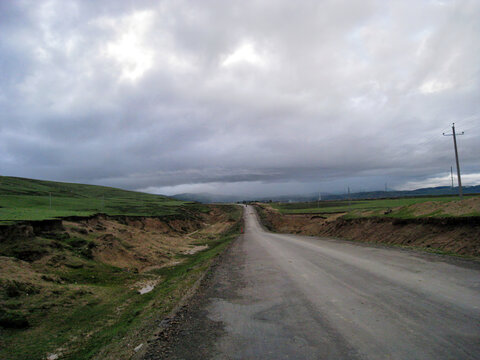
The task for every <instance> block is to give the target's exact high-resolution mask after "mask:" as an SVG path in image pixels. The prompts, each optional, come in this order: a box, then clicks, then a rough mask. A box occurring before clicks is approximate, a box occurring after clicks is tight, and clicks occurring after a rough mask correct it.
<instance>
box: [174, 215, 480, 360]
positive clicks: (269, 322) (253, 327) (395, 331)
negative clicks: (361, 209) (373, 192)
mask: <svg viewBox="0 0 480 360" xmlns="http://www.w3.org/2000/svg"><path fill="white" fill-rule="evenodd" d="M244 218H245V233H244V234H243V235H242V236H241V237H240V238H239V239H238V240H237V241H236V242H235V243H234V244H233V245H232V247H231V248H230V249H229V250H228V252H227V253H226V254H225V256H224V259H223V260H222V262H221V264H220V265H219V266H218V267H217V269H215V271H214V274H213V275H212V276H213V279H212V286H211V289H209V290H207V291H206V293H205V294H206V295H205V297H204V299H203V300H202V301H201V304H200V305H199V309H197V310H196V311H195V312H194V314H193V315H191V317H190V318H189V319H188V321H186V324H185V325H184V328H183V329H182V330H181V331H180V334H179V339H177V341H176V342H175V344H174V345H173V348H172V349H171V352H170V355H169V358H175V359H177V358H178V359H179V358H183V359H187V358H191V359H194V358H202V359H208V358H209V359H276V360H278V359H381V360H385V359H402V360H403V359H432V360H433V359H435V360H438V359H480V265H479V264H478V263H477V262H475V261H467V260H463V259H455V258H451V257H447V256H438V255H434V254H428V253H421V252H416V251H411V250H404V249H397V248H387V247H383V246H372V245H365V244H359V243H354V242H349V241H342V240H335V239H329V238H315V237H306V236H296V235H284V234H276V233H270V232H267V231H265V230H264V229H263V228H262V226H261V225H260V224H259V221H258V219H257V215H256V213H255V210H254V208H253V207H251V206H247V207H245V210H244Z"/></svg>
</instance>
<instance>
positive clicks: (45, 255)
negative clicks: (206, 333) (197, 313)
mask: <svg viewBox="0 0 480 360" xmlns="http://www.w3.org/2000/svg"><path fill="white" fill-rule="evenodd" d="M240 218H241V210H240V208H239V207H234V206H213V205H212V206H209V207H208V208H207V209H206V211H198V212H195V213H189V214H185V215H184V216H178V215H170V216H163V217H145V216H106V215H103V214H99V215H95V216H90V217H86V218H81V217H70V218H64V219H61V220H45V221H28V222H22V223H17V224H14V225H6V226H0V335H1V336H0V358H8V359H25V358H29V359H45V358H47V357H48V356H50V355H52V358H54V357H55V356H58V358H61V359H87V358H88V359H90V358H92V357H93V356H94V355H95V354H98V355H97V356H98V358H101V359H128V358H130V357H131V356H132V354H133V353H135V350H134V349H135V348H136V347H137V346H139V344H141V343H142V341H144V340H145V339H146V338H148V337H149V334H150V333H151V332H152V331H154V330H155V328H156V324H158V322H159V321H160V320H161V319H162V316H164V315H165V314H166V313H167V312H168V311H170V310H171V309H172V308H173V307H174V306H175V305H176V304H177V303H178V301H179V299H181V298H182V297H184V296H185V294H187V293H189V291H190V289H191V288H192V286H193V285H194V284H195V283H196V282H197V281H198V279H199V278H201V277H202V276H203V273H204V272H205V271H206V269H207V268H208V266H209V263H210V262H211V260H212V259H213V258H214V257H215V256H216V255H217V254H219V253H220V252H221V251H222V250H223V249H224V248H225V246H226V245H227V244H228V242H229V241H230V240H232V239H233V238H234V237H235V236H236V234H237V233H238V228H239V221H240Z"/></svg>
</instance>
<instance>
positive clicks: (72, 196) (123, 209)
mask: <svg viewBox="0 0 480 360" xmlns="http://www.w3.org/2000/svg"><path fill="white" fill-rule="evenodd" d="M50 194H51V201H52V205H51V207H50ZM186 204H187V203H186V202H184V201H179V200H175V199H171V198H168V197H165V196H161V195H153V194H146V193H140V192H135V191H126V190H121V189H115V188H110V187H104V186H95V185H83V184H72V183H60V182H52V181H42V180H33V179H24V178H16V177H7V176H1V177H0V222H3V223H6V222H11V221H17V220H43V219H52V218H57V217H64V216H72V215H78V216H88V215H92V214H95V213H99V212H101V213H106V214H108V215H119V214H123V215H145V216H159V215H168V214H176V213H180V212H181V211H182V205H186Z"/></svg>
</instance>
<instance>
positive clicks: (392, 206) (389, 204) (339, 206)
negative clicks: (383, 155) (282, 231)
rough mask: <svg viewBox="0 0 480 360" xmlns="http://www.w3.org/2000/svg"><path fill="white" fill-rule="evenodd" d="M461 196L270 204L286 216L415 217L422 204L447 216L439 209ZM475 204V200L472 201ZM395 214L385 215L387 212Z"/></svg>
mask: <svg viewBox="0 0 480 360" xmlns="http://www.w3.org/2000/svg"><path fill="white" fill-rule="evenodd" d="M469 199H480V197H479V196H477V195H469V196H464V200H463V202H465V201H468V200H469ZM458 201H459V198H458V197H453V196H440V197H409V198H398V199H378V200H352V201H351V202H349V201H344V200H342V201H320V202H317V201H313V202H299V203H271V204H270V205H271V206H272V207H273V208H275V209H277V210H279V211H280V212H281V213H283V214H332V213H347V216H349V217H356V216H365V215H367V216H380V215H381V216H392V217H412V216H415V215H416V214H415V210H416V208H417V207H418V206H420V204H425V206H426V205H428V204H432V209H431V210H432V211H431V213H429V214H425V215H446V216H448V213H442V212H441V211H439V210H438V207H439V206H440V207H442V206H443V205H442V204H444V205H448V204H446V203H453V202H458ZM470 202H471V201H470ZM389 210H392V212H391V213H389V214H385V212H386V211H389ZM466 215H469V216H471V215H476V216H478V215H480V213H478V212H477V211H475V210H473V211H471V212H466V213H465V214H462V216H466Z"/></svg>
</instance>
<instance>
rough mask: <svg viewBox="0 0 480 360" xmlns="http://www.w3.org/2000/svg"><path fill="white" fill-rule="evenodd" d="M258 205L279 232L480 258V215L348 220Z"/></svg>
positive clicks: (266, 223)
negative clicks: (287, 211)
mask: <svg viewBox="0 0 480 360" xmlns="http://www.w3.org/2000/svg"><path fill="white" fill-rule="evenodd" d="M256 208H257V210H258V212H259V215H260V218H261V221H262V223H263V225H264V226H265V227H267V228H268V229H269V230H271V231H275V232H281V233H293V234H302V235H311V236H331V237H338V238H343V239H347V240H354V241H360V242H372V243H382V244H389V245H402V246H412V247H418V248H426V249H431V250H435V251H440V252H446V253H453V254H457V255H464V256H475V257H480V217H457V218H456V217H449V218H416V219H395V218H388V217H381V218H375V217H369V218H358V219H344V218H342V217H341V215H342V214H335V215H330V216H319V215H307V214H302V215H282V214H281V213H279V212H278V211H275V210H274V209H272V208H270V207H267V206H262V205H257V207H256Z"/></svg>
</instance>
